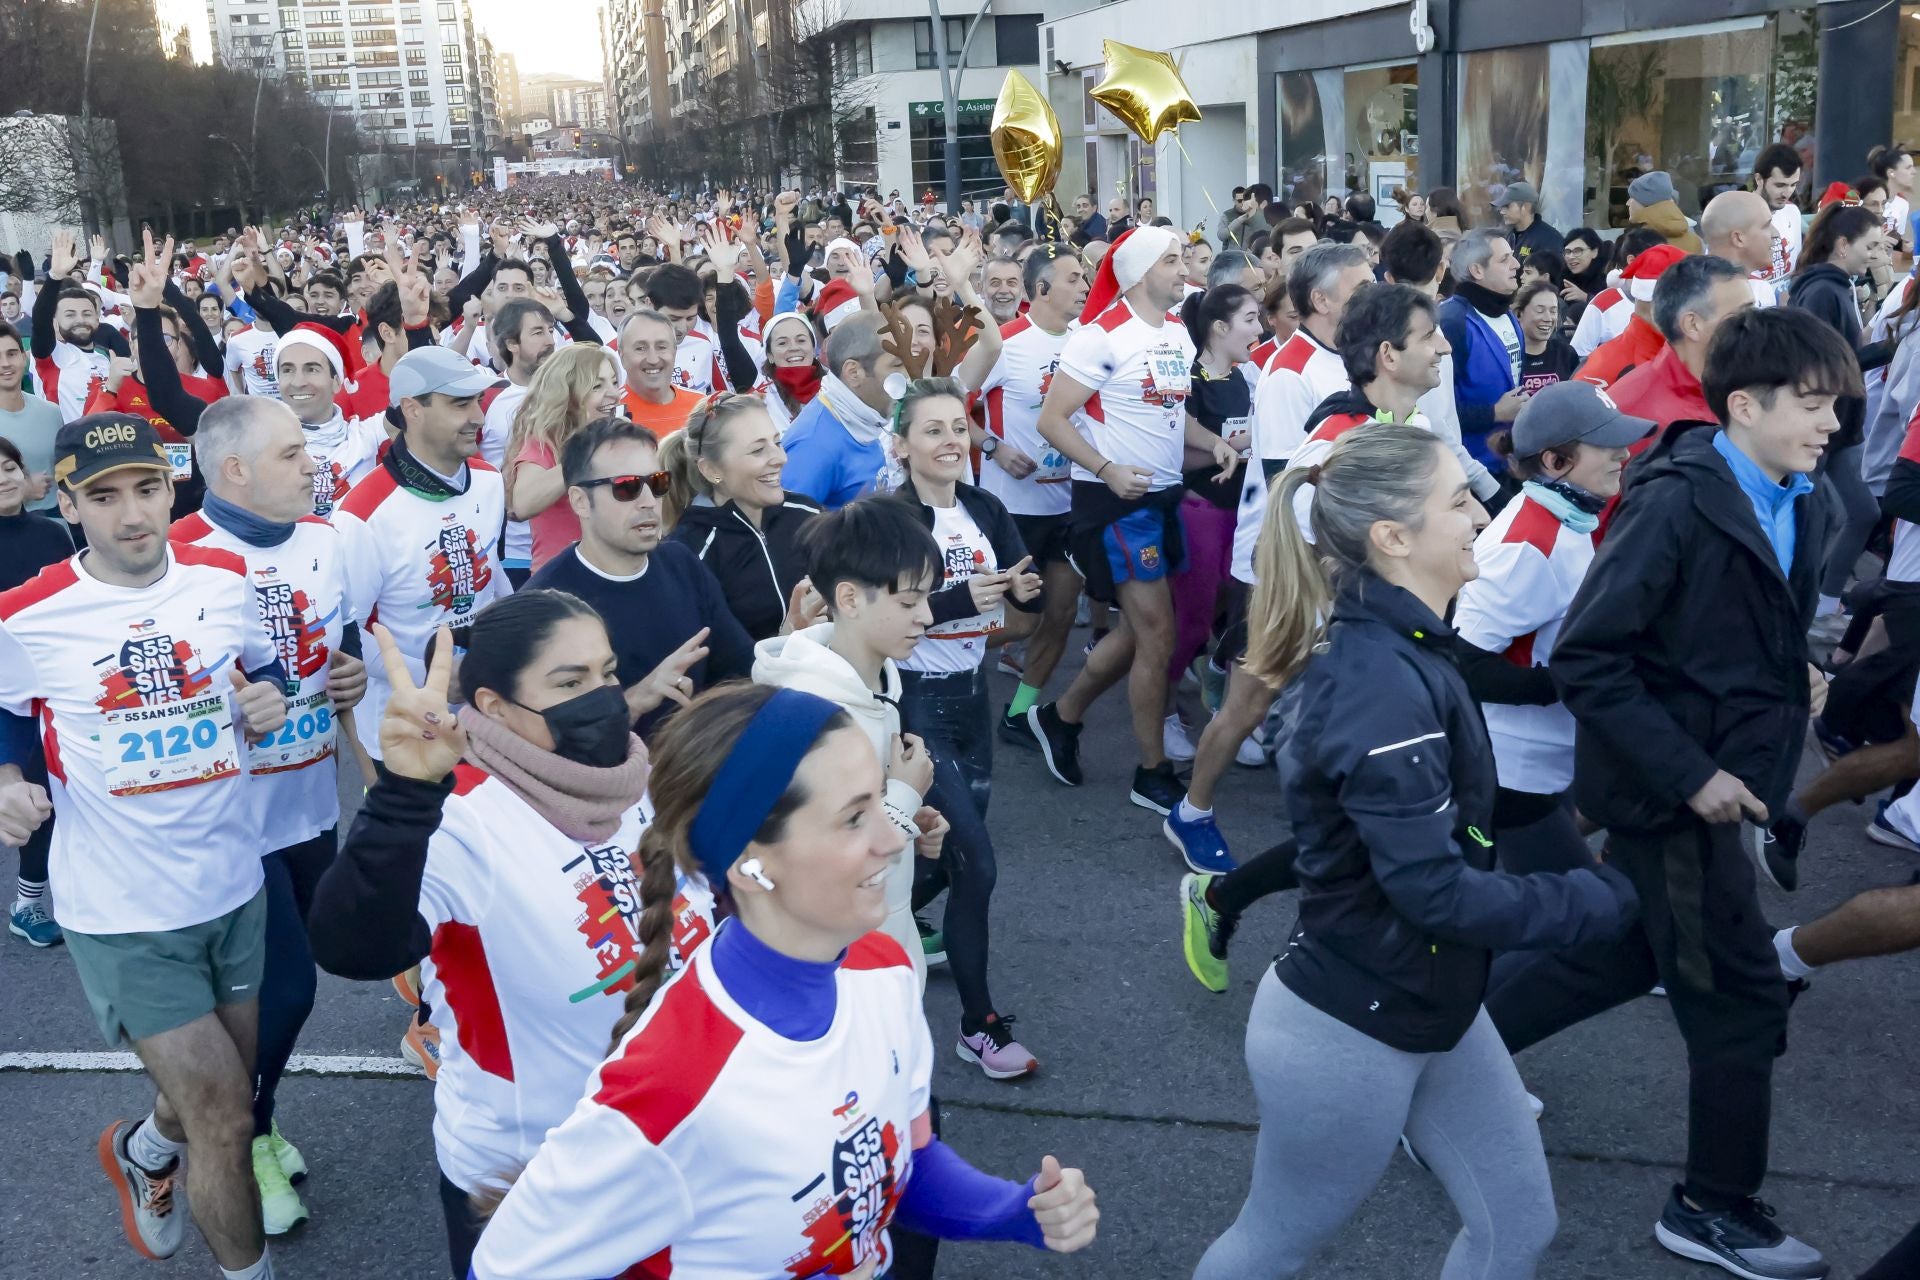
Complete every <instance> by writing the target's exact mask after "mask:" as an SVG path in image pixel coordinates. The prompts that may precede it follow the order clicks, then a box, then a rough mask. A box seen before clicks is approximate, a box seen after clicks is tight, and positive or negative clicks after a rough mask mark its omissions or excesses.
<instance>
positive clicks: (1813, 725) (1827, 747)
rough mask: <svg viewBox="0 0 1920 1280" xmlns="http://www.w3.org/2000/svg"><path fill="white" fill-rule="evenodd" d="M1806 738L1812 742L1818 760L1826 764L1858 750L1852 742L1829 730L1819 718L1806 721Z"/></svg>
mask: <svg viewBox="0 0 1920 1280" xmlns="http://www.w3.org/2000/svg"><path fill="white" fill-rule="evenodd" d="M1807 737H1808V739H1809V740H1811V741H1812V743H1813V748H1814V750H1816V751H1818V752H1819V753H1820V758H1821V759H1822V760H1825V761H1826V762H1827V763H1828V764H1832V763H1833V762H1834V761H1836V760H1838V759H1839V758H1840V757H1841V756H1844V755H1851V754H1852V753H1853V752H1855V751H1857V750H1859V747H1858V746H1857V745H1855V744H1854V743H1853V742H1850V741H1849V740H1847V739H1846V738H1843V737H1841V736H1840V735H1839V734H1837V733H1835V732H1834V731H1833V730H1832V729H1829V728H1828V727H1827V722H1826V720H1825V718H1824V717H1821V716H1815V717H1814V718H1813V719H1811V720H1809V721H1807Z"/></svg>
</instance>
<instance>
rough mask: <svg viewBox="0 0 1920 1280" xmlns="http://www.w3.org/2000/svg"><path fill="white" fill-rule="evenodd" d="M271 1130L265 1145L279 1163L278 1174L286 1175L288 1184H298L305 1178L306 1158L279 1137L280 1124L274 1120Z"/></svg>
mask: <svg viewBox="0 0 1920 1280" xmlns="http://www.w3.org/2000/svg"><path fill="white" fill-rule="evenodd" d="M272 1124H273V1128H272V1129H271V1130H269V1131H268V1133H267V1145H268V1146H270V1147H272V1148H273V1158H274V1159H275V1160H278V1161H279V1162H280V1172H282V1173H284V1174H286V1175H287V1181H288V1182H298V1181H300V1179H302V1178H304V1177H306V1176H307V1158H306V1157H305V1156H303V1155H301V1154H300V1148H298V1147H296V1146H294V1145H293V1144H292V1143H291V1142H288V1141H287V1140H286V1139H285V1138H283V1137H281V1136H280V1122H279V1121H278V1120H274V1121H273V1122H272Z"/></svg>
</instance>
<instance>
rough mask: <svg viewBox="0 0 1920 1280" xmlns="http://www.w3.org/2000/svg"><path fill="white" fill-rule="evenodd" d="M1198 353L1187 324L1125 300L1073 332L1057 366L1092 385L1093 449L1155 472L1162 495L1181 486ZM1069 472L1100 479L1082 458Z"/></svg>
mask: <svg viewBox="0 0 1920 1280" xmlns="http://www.w3.org/2000/svg"><path fill="white" fill-rule="evenodd" d="M1193 354H1194V352H1193V339H1192V338H1190V337H1188V336H1187V330H1186V326H1184V325H1180V324H1175V323H1171V322H1169V321H1168V320H1167V319H1166V318H1165V317H1161V318H1160V323H1159V324H1149V323H1148V322H1147V321H1145V320H1142V319H1141V318H1140V316H1139V313H1138V312H1136V311H1135V310H1134V309H1133V306H1132V304H1131V303H1129V302H1128V301H1127V300H1126V299H1125V298H1122V299H1120V301H1118V302H1116V303H1114V304H1113V306H1111V307H1109V308H1108V309H1107V310H1106V311H1105V312H1104V313H1102V314H1101V315H1100V317H1099V318H1098V319H1096V320H1095V321H1094V322H1093V323H1092V324H1087V325H1082V326H1081V327H1080V328H1078V329H1076V330H1074V331H1073V333H1072V334H1070V335H1068V337H1067V342H1066V345H1065V346H1064V347H1062V348H1061V351H1060V363H1059V369H1058V371H1059V372H1060V373H1064V374H1066V375H1067V376H1068V377H1069V378H1072V379H1073V380H1074V381H1075V382H1078V383H1079V384H1080V385H1081V386H1084V387H1091V388H1092V389H1093V392H1094V394H1093V397H1092V398H1091V399H1090V400H1088V401H1087V404H1086V407H1085V409H1083V410H1082V411H1081V413H1082V416H1083V418H1084V420H1085V422H1086V424H1087V430H1088V434H1089V435H1090V436H1091V437H1092V440H1093V447H1094V448H1096V449H1098V450H1099V451H1100V454H1101V456H1102V457H1104V458H1108V459H1110V460H1111V461H1112V462H1114V463H1115V464H1116V465H1124V466H1133V467H1140V468H1142V469H1144V470H1147V471H1151V472H1152V473H1153V479H1152V480H1151V481H1150V484H1151V487H1152V489H1153V490H1154V491H1156V492H1157V491H1159V490H1161V489H1171V488H1173V487H1174V486H1175V485H1178V484H1179V483H1180V463H1181V461H1182V459H1183V458H1184V457H1185V445H1186V432H1187V394H1188V392H1189V391H1191V390H1192V386H1193ZM1071 475H1072V477H1073V479H1075V480H1086V481H1092V480H1093V479H1094V475H1093V473H1092V472H1090V471H1088V470H1086V469H1085V468H1083V467H1081V466H1080V465H1078V464H1077V463H1076V464H1075V465H1074V466H1073V468H1072V470H1071Z"/></svg>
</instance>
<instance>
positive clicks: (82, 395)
mask: <svg viewBox="0 0 1920 1280" xmlns="http://www.w3.org/2000/svg"><path fill="white" fill-rule="evenodd" d="M46 287H48V288H53V287H54V286H53V285H48V286H46ZM101 323H102V324H105V323H106V321H104V320H103V321H101ZM107 355H108V353H107V349H106V348H105V347H102V346H97V345H96V346H95V347H94V348H93V349H92V350H90V351H83V350H81V349H80V348H79V347H76V346H74V345H73V344H72V343H71V342H60V341H56V342H55V343H54V344H53V350H52V351H50V352H47V353H46V354H44V355H43V354H41V353H40V352H38V351H36V352H34V353H33V379H34V386H35V387H37V388H39V391H40V394H41V395H43V396H45V397H46V398H47V399H48V400H51V401H52V402H53V403H54V404H56V405H58V406H59V407H60V418H61V420H62V421H64V422H72V421H73V420H74V419H75V418H78V417H80V416H81V415H82V414H84V413H85V412H86V411H87V401H88V400H89V399H91V398H92V397H93V393H94V391H95V390H96V389H97V388H98V387H99V386H100V385H101V384H102V383H104V382H106V380H107V371H108V364H107Z"/></svg>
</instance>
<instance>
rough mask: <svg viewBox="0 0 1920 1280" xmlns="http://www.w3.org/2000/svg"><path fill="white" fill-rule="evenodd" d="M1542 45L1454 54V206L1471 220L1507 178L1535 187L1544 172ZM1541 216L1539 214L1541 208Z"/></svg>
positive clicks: (1483, 216) (1482, 216)
mask: <svg viewBox="0 0 1920 1280" xmlns="http://www.w3.org/2000/svg"><path fill="white" fill-rule="evenodd" d="M1549 84H1550V77H1549V74H1548V67H1547V46H1546V45H1543V44H1533V45H1525V46H1522V47H1520V48H1517V49H1493V50H1489V51H1488V52H1486V53H1469V54H1463V55H1462V56H1461V58H1460V115H1459V117H1458V118H1459V121H1460V139H1459V152H1458V155H1459V164H1460V174H1459V180H1458V182H1457V183H1456V187H1457V189H1458V191H1459V193H1460V205H1461V207H1462V208H1463V209H1465V210H1466V212H1467V216H1468V219H1469V220H1470V221H1471V222H1472V223H1473V224H1474V225H1481V224H1483V223H1486V222H1487V221H1488V220H1489V219H1488V216H1487V215H1488V213H1489V211H1490V210H1492V209H1493V208H1494V207H1495V205H1496V204H1497V203H1498V201H1499V199H1500V197H1501V196H1502V195H1503V194H1505V192H1506V189H1507V187H1508V186H1510V185H1511V184H1513V183H1516V182H1525V183H1529V184H1530V185H1532V187H1533V188H1534V190H1536V191H1538V190H1539V189H1540V187H1541V184H1542V183H1543V182H1544V181H1545V178H1546V172H1547V107H1548V103H1549V101H1550V96H1549V92H1548V89H1549ZM1542 212H1543V216H1544V211H1542Z"/></svg>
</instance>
